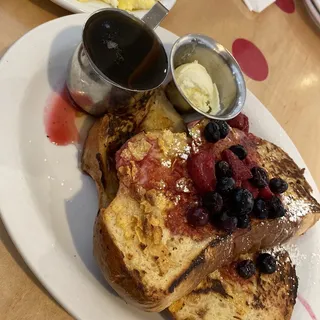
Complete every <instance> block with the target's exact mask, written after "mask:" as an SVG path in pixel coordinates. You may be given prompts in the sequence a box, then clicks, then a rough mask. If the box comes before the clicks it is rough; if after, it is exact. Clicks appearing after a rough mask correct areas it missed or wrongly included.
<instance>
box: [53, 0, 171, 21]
mask: <svg viewBox="0 0 320 320" xmlns="http://www.w3.org/2000/svg"><path fill="white" fill-rule="evenodd" d="M51 1H52V2H54V3H55V4H57V5H59V6H60V7H63V8H65V9H67V10H69V11H71V12H74V13H92V12H94V11H96V10H99V9H103V8H111V6H110V5H108V4H106V3H104V2H103V1H99V0H92V1H90V0H89V1H85V2H80V1H78V0H51ZM161 2H162V3H163V4H164V5H165V6H166V7H167V8H168V9H169V10H170V9H172V7H173V6H174V5H175V3H176V0H162V1H161ZM147 12H148V10H135V11H130V13H132V14H134V15H136V16H137V17H139V18H142V17H143V16H144V15H145V14H146V13H147Z"/></svg>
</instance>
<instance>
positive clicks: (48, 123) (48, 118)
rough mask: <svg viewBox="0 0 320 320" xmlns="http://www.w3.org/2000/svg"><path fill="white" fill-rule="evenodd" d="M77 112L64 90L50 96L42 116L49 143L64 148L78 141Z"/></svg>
mask: <svg viewBox="0 0 320 320" xmlns="http://www.w3.org/2000/svg"><path fill="white" fill-rule="evenodd" d="M78 112H79V111H78V110H77V109H76V108H75V107H74V106H73V104H72V102H71V99H70V97H69V94H68V91H67V89H66V88H63V89H62V90H61V92H54V93H53V94H52V96H51V97H50V99H49V103H48V106H47V108H46V110H45V114H44V123H45V130H46V134H47V137H48V139H49V140H50V142H52V143H54V144H56V145H59V146H65V145H68V144H71V143H77V142H78V141H79V132H78V129H77V126H76V117H77V114H78Z"/></svg>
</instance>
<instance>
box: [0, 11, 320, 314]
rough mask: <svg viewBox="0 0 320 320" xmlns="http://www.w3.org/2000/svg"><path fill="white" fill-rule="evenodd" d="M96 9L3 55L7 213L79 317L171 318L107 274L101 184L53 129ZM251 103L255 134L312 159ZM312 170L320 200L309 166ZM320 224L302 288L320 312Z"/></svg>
mask: <svg viewBox="0 0 320 320" xmlns="http://www.w3.org/2000/svg"><path fill="white" fill-rule="evenodd" d="M87 18H88V15H87V14H78V15H70V16H66V17H64V18H60V19H57V20H53V21H50V22H48V23H46V24H44V25H42V26H39V27H38V28H36V29H34V30H32V31H31V32H29V33H28V34H26V35H25V36H24V37H23V38H21V39H20V40H18V41H17V42H16V43H15V44H14V45H13V46H12V47H11V48H10V49H9V50H8V52H7V53H6V54H5V56H4V57H3V58H2V60H1V62H0V97H1V102H2V103H1V109H0V143H1V153H0V205H1V214H2V219H3V221H4V223H5V225H6V227H7V229H8V231H9V233H10V235H11V237H12V239H13V241H14V243H15V245H16V246H17V248H18V249H19V251H20V252H21V254H22V256H23V258H24V259H25V260H26V262H27V263H28V265H29V266H30V268H31V269H32V271H33V272H34V273H35V274H36V276H37V277H38V278H39V279H40V280H41V282H42V283H43V284H44V285H45V287H46V288H47V289H48V290H49V291H50V293H51V294H52V295H53V296H54V297H55V298H56V299H57V300H58V301H59V302H60V303H61V304H62V305H63V306H64V307H65V308H66V309H67V310H68V311H69V312H70V313H71V314H72V315H73V316H74V317H76V318H77V319H82V320H101V319H108V320H112V319H122V320H125V319H139V320H141V319H163V318H162V315H160V314H150V313H149V314H148V313H144V312H141V311H138V310H137V309H135V308H134V307H131V306H129V305H127V304H126V303H124V302H123V301H122V300H121V299H120V298H119V297H117V295H116V294H115V293H114V292H113V290H112V289H110V287H109V286H108V285H107V284H106V282H105V281H104V280H103V278H102V276H101V274H100V272H99V269H98V267H97V265H96V263H95V260H94V258H93V255H92V226H93V222H94V219H95V216H96V213H97V209H98V207H97V195H96V190H95V186H94V183H93V181H92V180H91V179H90V178H89V177H88V176H85V175H84V174H82V172H81V171H80V170H79V169H78V157H79V151H78V150H77V148H76V147H75V146H74V145H69V146H65V147H59V146H56V145H53V144H51V143H50V142H49V140H48V139H47V137H46V132H45V128H44V123H43V117H44V109H45V106H46V103H47V99H48V97H50V95H51V94H52V92H53V91H54V90H56V89H57V88H58V87H59V86H62V84H63V82H64V79H65V77H66V70H67V64H68V61H69V59H70V57H71V55H72V53H73V51H74V49H75V47H76V45H77V44H78V43H79V41H80V38H81V30H82V26H83V24H84V22H85V21H86V19H87ZM157 33H158V34H159V36H160V38H161V39H162V41H163V42H164V44H165V46H166V49H167V50H168V51H169V50H170V48H171V46H172V44H173V42H174V41H175V40H176V39H177V36H175V35H174V34H172V33H170V32H168V31H166V30H164V29H162V28H158V29H157ZM22 53H23V54H22ZM245 112H246V113H247V114H248V115H249V118H250V122H251V128H252V131H253V132H254V133H256V134H258V135H259V136H261V137H263V138H266V139H268V140H271V141H273V142H275V143H277V144H278V145H279V146H281V147H282V148H284V149H285V150H286V151H287V152H288V153H289V154H290V155H291V156H292V157H293V158H294V159H295V161H296V162H297V163H298V165H299V166H300V167H306V166H305V163H304V162H303V160H302V158H301V156H300V155H299V153H298V151H297V149H296V148H295V146H294V145H293V143H292V142H291V140H290V138H289V137H288V136H287V134H286V133H285V132H284V130H283V129H282V128H281V126H280V125H279V124H278V123H277V122H276V120H275V119H274V118H273V117H272V115H271V114H270V113H269V112H268V110H267V109H266V108H265V107H264V106H263V105H262V104H261V103H260V102H259V101H258V100H257V98H255V97H254V96H253V94H251V93H250V92H248V98H247V103H246V107H245ZM306 177H307V179H308V180H309V182H310V183H311V185H312V187H313V189H314V190H315V195H316V197H317V198H318V199H319V193H318V191H317V189H316V186H315V183H314V181H313V180H312V178H311V176H310V173H309V171H308V170H306ZM319 226H320V225H319V224H318V226H317V227H315V228H313V229H312V230H311V231H310V232H308V234H307V235H305V236H303V237H302V238H301V239H299V241H298V248H299V250H300V251H301V252H302V254H303V255H302V256H301V255H300V260H301V261H300V263H299V265H298V275H299V277H300V288H299V293H300V295H301V296H302V297H303V298H304V299H305V300H307V301H308V302H309V303H310V305H311V307H312V308H313V310H314V312H315V313H316V314H317V315H318V317H320V304H319V301H318V298H319V294H320V286H319V283H320V263H319V256H318V255H316V254H315V253H319V252H320V241H319V235H320V228H319ZM301 257H304V258H301ZM317 297H318V298H317ZM35 303H36V302H35ZM306 315H307V313H306V311H305V309H304V308H303V307H302V305H301V303H300V302H299V301H298V302H297V306H296V308H295V315H294V317H293V319H295V320H301V319H304V320H305V319H308V317H307V316H306Z"/></svg>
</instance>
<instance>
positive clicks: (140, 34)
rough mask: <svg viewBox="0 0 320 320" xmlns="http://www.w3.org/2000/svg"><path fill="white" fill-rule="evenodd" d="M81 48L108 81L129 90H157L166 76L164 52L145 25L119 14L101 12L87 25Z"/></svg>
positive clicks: (166, 61)
mask: <svg viewBox="0 0 320 320" xmlns="http://www.w3.org/2000/svg"><path fill="white" fill-rule="evenodd" d="M83 39H84V46H85V48H86V50H87V53H88V55H89V56H90V58H91V60H92V62H93V63H94V64H95V65H96V66H97V67H98V69H99V70H100V71H101V72H102V73H103V74H104V75H105V76H106V77H107V78H109V79H110V80H112V81H113V82H115V83H117V84H119V85H120V86H122V87H124V88H128V89H136V90H147V89H150V88H154V87H157V86H158V85H159V84H160V83H162V81H163V80H164V78H165V77H166V74H167V67H168V60H167V55H166V52H165V50H164V48H163V46H162V45H161V43H159V40H158V39H157V38H156V37H155V36H154V34H153V32H152V31H151V30H149V29H148V28H147V27H146V26H144V25H142V24H139V22H137V21H135V20H134V19H131V18H130V17H128V16H126V15H124V14H121V13H120V12H116V11H110V12H108V13H106V12H102V13H101V14H100V15H99V14H98V15H96V16H95V17H94V19H92V21H89V22H88V23H87V26H86V28H85V31H84V37H83Z"/></svg>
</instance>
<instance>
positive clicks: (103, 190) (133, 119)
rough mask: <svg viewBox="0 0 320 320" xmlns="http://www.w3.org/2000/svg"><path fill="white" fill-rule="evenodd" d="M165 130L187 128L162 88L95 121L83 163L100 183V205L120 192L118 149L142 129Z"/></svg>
mask: <svg viewBox="0 0 320 320" xmlns="http://www.w3.org/2000/svg"><path fill="white" fill-rule="evenodd" d="M163 129H168V130H171V131H172V132H185V131H186V126H185V124H184V122H183V120H182V118H181V117H180V115H179V114H178V113H177V112H176V111H175V109H174V108H173V106H172V105H171V103H170V102H169V100H168V99H167V98H166V96H165V93H164V91H163V90H162V89H157V90H154V91H153V92H152V93H149V94H146V95H145V96H144V97H142V98H141V99H140V100H138V101H134V100H133V101H132V104H130V105H128V106H127V107H126V108H125V112H123V108H122V109H121V113H117V114H112V113H108V114H106V115H105V116H104V117H102V118H100V119H98V120H97V121H96V122H95V123H94V125H93V126H92V128H91V129H90V131H89V134H88V137H87V139H86V142H85V146H84V151H83V155H82V162H81V166H82V170H83V171H84V172H86V173H88V174H89V175H90V176H91V177H92V178H93V180H94V181H95V183H96V187H97V190H98V196H99V208H105V207H106V206H107V205H108V204H109V203H110V202H111V201H112V200H113V198H114V197H115V196H116V193H117V191H118V187H119V182H118V178H117V173H116V169H115V160H114V159H115V153H116V151H117V150H119V148H120V147H121V146H122V145H123V144H124V143H125V142H126V141H127V140H128V139H129V138H130V137H132V135H134V134H136V133H138V132H141V131H151V130H163Z"/></svg>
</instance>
